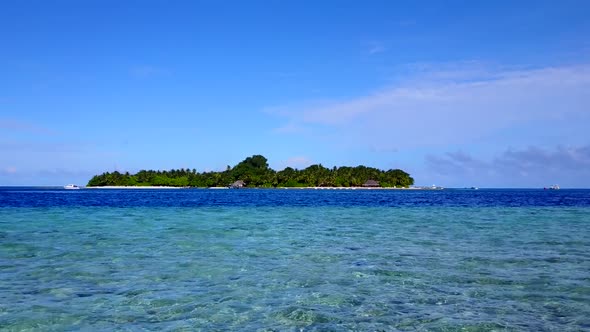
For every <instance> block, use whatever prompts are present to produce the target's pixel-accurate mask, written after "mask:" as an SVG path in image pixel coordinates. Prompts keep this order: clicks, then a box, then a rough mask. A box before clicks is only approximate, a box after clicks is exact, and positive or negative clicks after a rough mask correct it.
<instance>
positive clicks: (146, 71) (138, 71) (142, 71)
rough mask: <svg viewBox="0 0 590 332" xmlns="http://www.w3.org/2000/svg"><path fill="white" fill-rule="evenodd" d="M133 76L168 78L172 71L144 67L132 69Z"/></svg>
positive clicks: (149, 66) (155, 67) (156, 67)
mask: <svg viewBox="0 0 590 332" xmlns="http://www.w3.org/2000/svg"><path fill="white" fill-rule="evenodd" d="M131 74H132V75H133V76H135V77H138V78H150V77H158V76H168V75H170V70H168V69H166V68H163V67H158V66H152V65H142V66H135V67H133V68H131Z"/></svg>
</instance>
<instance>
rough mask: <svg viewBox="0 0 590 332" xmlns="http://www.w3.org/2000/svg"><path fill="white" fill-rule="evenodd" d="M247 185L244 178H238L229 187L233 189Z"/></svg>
mask: <svg viewBox="0 0 590 332" xmlns="http://www.w3.org/2000/svg"><path fill="white" fill-rule="evenodd" d="M245 186H246V183H245V182H244V181H242V180H238V181H236V182H234V183H232V184H231V185H230V186H229V187H230V188H232V189H240V188H244V187H245Z"/></svg>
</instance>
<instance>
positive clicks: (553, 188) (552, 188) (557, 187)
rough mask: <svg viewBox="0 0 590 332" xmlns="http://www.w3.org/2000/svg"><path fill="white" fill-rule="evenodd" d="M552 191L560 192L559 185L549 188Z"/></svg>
mask: <svg viewBox="0 0 590 332" xmlns="http://www.w3.org/2000/svg"><path fill="white" fill-rule="evenodd" d="M549 189H550V190H559V185H556V184H554V185H552V186H551V187H549Z"/></svg>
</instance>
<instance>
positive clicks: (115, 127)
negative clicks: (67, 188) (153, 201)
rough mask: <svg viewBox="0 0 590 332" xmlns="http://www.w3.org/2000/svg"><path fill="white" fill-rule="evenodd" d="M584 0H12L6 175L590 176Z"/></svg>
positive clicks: (3, 25) (426, 181) (567, 182)
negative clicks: (255, 164) (305, 172)
mask: <svg viewBox="0 0 590 332" xmlns="http://www.w3.org/2000/svg"><path fill="white" fill-rule="evenodd" d="M588 17H590V2H588V1H487V2H483V1H481V2H477V1H476V2H473V1H437V2H431V1H423V2H418V1H407V2H402V1H399V2H398V1H270V0H269V1H241V2H237V1H236V2H232V1H224V2H221V1H5V2H3V3H2V5H1V10H0V49H1V51H0V185H62V184H65V183H78V184H85V183H86V182H87V181H88V179H89V178H90V177H91V176H92V175H93V174H97V173H102V172H103V171H113V170H119V171H130V172H135V171H137V170H139V169H170V168H196V169H197V170H199V171H206V170H221V169H224V168H225V166H226V165H235V164H236V163H238V162H239V161H241V160H243V159H244V158H245V157H247V156H250V155H252V154H263V155H264V156H266V157H267V158H268V159H269V162H270V164H271V166H272V167H273V168H275V169H277V170H278V169H282V168H284V167H286V166H292V167H297V168H304V167H306V166H308V165H310V164H314V163H321V164H322V165H324V166H328V167H331V166H334V165H337V166H345V165H346V166H355V165H359V164H364V165H367V166H374V167H379V168H383V169H389V168H402V169H404V170H406V171H407V172H409V173H410V174H411V175H412V176H413V177H414V178H415V179H416V184H422V185H431V184H437V185H443V186H448V187H463V186H480V187H543V186H549V185H551V184H554V183H558V184H560V185H561V186H562V187H590V133H589V130H588V128H590V125H589V124H590V108H589V106H590V39H588V36H590V19H588Z"/></svg>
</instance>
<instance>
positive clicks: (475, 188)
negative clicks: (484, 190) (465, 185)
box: [471, 187, 479, 190]
mask: <svg viewBox="0 0 590 332" xmlns="http://www.w3.org/2000/svg"><path fill="white" fill-rule="evenodd" d="M471 189H473V190H477V189H479V188H478V187H471Z"/></svg>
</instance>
